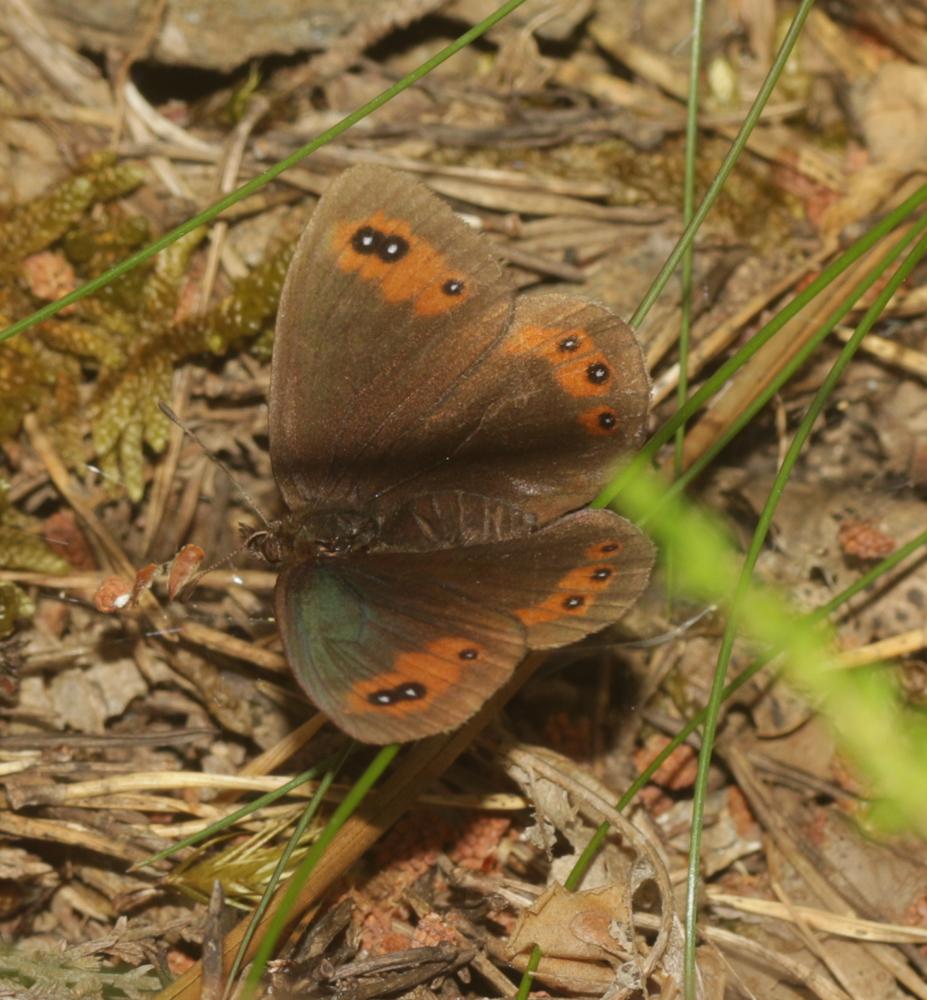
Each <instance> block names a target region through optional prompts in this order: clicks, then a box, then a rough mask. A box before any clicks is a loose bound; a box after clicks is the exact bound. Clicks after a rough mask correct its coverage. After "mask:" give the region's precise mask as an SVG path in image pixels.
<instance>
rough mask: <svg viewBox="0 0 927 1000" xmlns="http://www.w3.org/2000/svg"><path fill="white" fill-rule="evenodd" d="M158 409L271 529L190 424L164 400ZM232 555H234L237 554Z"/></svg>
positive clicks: (265, 525) (240, 486)
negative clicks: (216, 468) (190, 439)
mask: <svg viewBox="0 0 927 1000" xmlns="http://www.w3.org/2000/svg"><path fill="white" fill-rule="evenodd" d="M158 409H159V410H160V411H161V412H162V413H163V414H164V416H165V417H167V419H168V420H170V421H171V423H174V424H176V425H177V426H178V427H179V428H180V429H181V430H182V431H183V432H184V434H189V435H190V437H191V438H193V440H194V441H195V442H196V443H197V444H198V445H199V446H200V448H201V449H202V450H203V454H204V455H205V456H206V457H207V458H208V459H210V461H212V463H213V464H214V465H216V466H218V468H220V469H221V470H222V471H223V472H224V473H225V475H226V476H227V477H228V480H229V482H230V483H231V484H232V485H233V486H234V487H235V489H236V490H237V491H238V495H239V496H240V497H241V498H242V500H244V501H245V503H246V504H247V506H248V507H250V508H251V510H252V511H253V512H254V513H255V514H256V515H257V517H258V519H259V520H260V522H261V524H263V525H264V527H265V528H267V527H269V522H268V520H267V518H266V517H264V514H263V513H262V512H261V508H260V507H258V505H257V504H256V503H255V502H254V500H253V499H252V498H251V496H250V494H249V493H248V491H247V490H246V489H245V488H244V486H242V485H241V483H240V482H239V481H238V480H237V479H236V478H235V477H234V476H233V475H232V473H231V472H230V471H229V469H228V467H227V466H226V465H225V463H224V462H223V461H222V459H221V458H219V457H218V456H216V455H215V454H214V453H213V452H212V451H210V449H209V448H207V447H206V445H205V444H204V443H203V441H202V440H201V439H200V436H199V435H198V434H197V433H196V431H195V430H193V428H192V427H190V425H189V424H187V423H184V421H183V420H181V419H180V417H178V416H177V414H176V413H175V412H174V411H173V410H172V409H171V408H170V407H169V406H168V405H167V403H165V402H164V400H163V399H159V400H158ZM232 554H233V555H234V554H235V553H232Z"/></svg>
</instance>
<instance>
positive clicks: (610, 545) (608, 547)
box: [599, 542, 621, 552]
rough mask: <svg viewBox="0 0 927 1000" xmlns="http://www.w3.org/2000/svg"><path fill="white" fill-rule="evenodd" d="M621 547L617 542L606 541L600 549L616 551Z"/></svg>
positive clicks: (601, 550)
mask: <svg viewBox="0 0 927 1000" xmlns="http://www.w3.org/2000/svg"><path fill="white" fill-rule="evenodd" d="M619 548H621V546H620V545H619V544H618V543H617V542H606V543H605V544H604V545H603V546H602V548H601V549H599V551H600V552H616V551H617V550H618V549H619Z"/></svg>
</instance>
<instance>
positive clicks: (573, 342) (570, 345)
mask: <svg viewBox="0 0 927 1000" xmlns="http://www.w3.org/2000/svg"><path fill="white" fill-rule="evenodd" d="M579 343H580V341H579V337H573V336H570V337H567V338H566V340H561V341H560V343H559V344H558V345H557V346H558V347H559V348H560V350H561V351H575V350H577V349H578V348H579Z"/></svg>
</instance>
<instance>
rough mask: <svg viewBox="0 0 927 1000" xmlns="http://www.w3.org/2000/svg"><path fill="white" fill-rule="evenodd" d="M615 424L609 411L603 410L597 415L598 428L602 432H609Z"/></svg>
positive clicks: (615, 420)
mask: <svg viewBox="0 0 927 1000" xmlns="http://www.w3.org/2000/svg"><path fill="white" fill-rule="evenodd" d="M617 423H618V420H617V418H616V417H615V414H614V413H612V411H611V410H603V411H602V412H601V413H600V414H599V427H601V428H602V429H603V430H606V431H610V430H611V429H612V428H613V427H614V426H615V424H617Z"/></svg>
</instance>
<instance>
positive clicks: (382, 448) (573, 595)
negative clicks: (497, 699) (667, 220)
mask: <svg viewBox="0 0 927 1000" xmlns="http://www.w3.org/2000/svg"><path fill="white" fill-rule="evenodd" d="M649 394H650V383H649V379H648V376H647V372H646V368H645V365H644V360H643V357H642V354H641V349H640V347H639V345H638V343H637V341H636V340H635V338H634V335H633V333H632V332H631V330H630V328H629V327H628V326H627V325H626V324H625V323H623V322H622V321H621V320H620V319H618V318H617V317H616V316H614V315H613V314H612V313H611V312H609V311H608V310H607V309H606V308H604V307H603V306H601V305H596V304H594V303H591V302H587V301H584V300H583V299H580V298H575V297H573V296H569V295H562V294H554V293H547V294H534V295H526V296H523V297H519V298H517V299H516V296H515V294H514V291H513V287H512V283H511V280H510V279H509V277H508V276H507V274H506V272H505V270H504V269H503V267H502V266H501V265H500V263H499V262H498V260H497V259H496V258H495V257H494V256H493V254H492V252H491V250H490V248H489V245H488V243H487V242H486V240H485V238H484V237H482V236H480V235H479V234H477V233H475V232H473V231H472V230H471V229H470V228H469V227H468V226H467V225H465V224H464V223H463V222H462V221H461V220H459V219H458V218H457V217H456V216H455V215H454V213H453V212H452V211H451V209H450V207H449V206H448V205H447V204H446V203H444V202H443V201H442V200H441V199H440V198H438V197H437V196H436V195H434V194H433V193H432V192H431V191H430V190H429V189H428V188H426V187H425V186H424V185H423V184H421V183H420V182H418V181H416V180H414V179H413V178H412V177H410V176H408V175H405V174H402V173H398V172H395V171H392V170H388V169H386V168H384V167H380V166H369V165H362V166H356V167H353V168H351V169H349V170H347V171H345V172H344V173H343V174H341V175H340V176H339V177H338V178H337V179H335V180H334V181H333V182H332V183H331V184H330V186H329V187H328V189H327V190H326V191H325V193H324V195H323V196H322V198H321V199H320V201H319V203H318V205H317V207H316V209H315V211H314V213H313V215H312V218H311V220H310V222H309V225H308V226H307V228H306V230H305V232H304V233H303V235H302V237H301V239H300V241H299V244H298V246H297V248H296V251H295V255H294V257H293V260H292V263H291V265H290V269H289V272H288V275H287V278H286V282H285V285H284V289H283V293H282V297H281V301H280V308H279V312H278V317H277V327H276V335H275V342H274V348H273V360H272V370H271V388H270V424H269V429H270V457H271V464H272V468H273V473H274V477H275V479H276V481H277V485H278V487H279V489H280V492H281V494H282V496H283V500H284V502H285V503H286V506H287V508H288V511H289V513H288V514H287V515H286V516H285V517H283V518H282V519H281V520H280V521H278V522H276V523H275V524H274V525H272V526H271V529H270V530H269V532H267V533H266V534H265V535H264V537H263V538H262V541H261V544H260V548H261V550H262V551H263V553H264V554H265V555H266V556H267V558H268V559H270V560H271V561H273V562H275V563H279V564H280V571H279V575H278V578H277V584H276V590H275V597H274V600H275V607H276V617H277V622H278V625H279V629H280V633H281V636H282V639H283V646H284V651H285V653H286V657H287V660H288V662H289V664H290V667H291V668H292V670H293V673H294V674H295V676H296V679H297V680H298V681H299V683H300V685H301V686H302V688H303V689H304V690H305V692H306V694H307V695H308V696H309V698H310V699H311V700H312V702H314V703H315V705H316V706H317V707H318V708H319V709H320V710H321V711H322V712H324V713H325V714H326V715H327V716H328V717H329V718H330V719H331V720H332V721H333V722H334V723H335V724H336V725H337V726H339V727H340V728H341V729H342V730H344V731H345V732H346V733H348V734H350V735H351V736H353V737H355V738H357V739H358V740H361V741H363V742H367V743H375V744H382V743H391V742H396V741H400V742H401V741H407V740H416V739H420V738H422V737H426V736H431V735H433V734H436V733H441V732H445V731H448V730H452V729H455V728H456V727H458V726H460V725H461V724H462V723H463V722H465V721H466V720H467V719H468V718H469V717H470V716H471V715H473V714H474V713H475V712H476V711H477V710H478V709H479V708H480V707H481V706H482V705H483V703H484V702H485V701H486V699H487V698H488V697H489V696H490V695H491V694H492V693H493V692H495V691H496V690H497V689H498V688H499V687H500V686H501V685H502V684H503V683H505V682H506V681H507V680H508V679H509V678H510V676H511V674H512V671H513V670H514V668H515V666H516V665H517V664H518V662H519V661H520V660H521V659H522V658H523V657H524V655H525V653H526V652H527V651H528V650H532V649H546V648H549V647H554V646H561V645H565V644H567V643H570V642H573V641H574V640H576V639H580V638H582V637H583V636H585V635H588V634H589V633H592V632H595V631H597V630H599V629H601V628H603V627H604V626H606V625H609V624H611V623H612V622H614V621H616V620H617V619H618V618H619V617H621V615H622V614H623V613H624V612H625V611H626V610H627V609H628V608H629V607H630V606H631V605H632V604H633V603H634V602H635V600H636V599H637V597H638V596H639V595H640V593H641V591H642V590H643V589H644V587H645V586H646V584H647V581H648V578H649V574H650V569H651V565H652V562H653V549H652V546H651V544H650V542H649V541H648V540H647V539H646V538H645V537H644V536H643V535H642V534H641V532H640V531H638V529H637V528H635V527H634V526H633V525H632V524H630V523H629V522H628V521H626V520H624V519H623V518H621V517H619V516H618V515H616V514H614V513H612V512H611V511H606V510H589V509H580V508H582V507H583V505H584V504H586V503H588V502H589V500H590V499H591V498H592V497H593V496H594V495H595V493H596V492H597V489H598V488H599V487H600V486H601V484H602V483H603V482H604V481H605V480H606V478H607V477H608V475H609V472H610V471H611V470H612V468H613V467H614V465H615V463H616V462H617V461H618V460H619V459H620V458H621V457H622V455H623V454H624V453H626V452H628V451H629V450H631V449H633V448H635V446H636V445H638V444H639V442H640V439H641V436H642V434H643V431H644V425H645V420H646V416H647V407H648V402H649Z"/></svg>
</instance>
